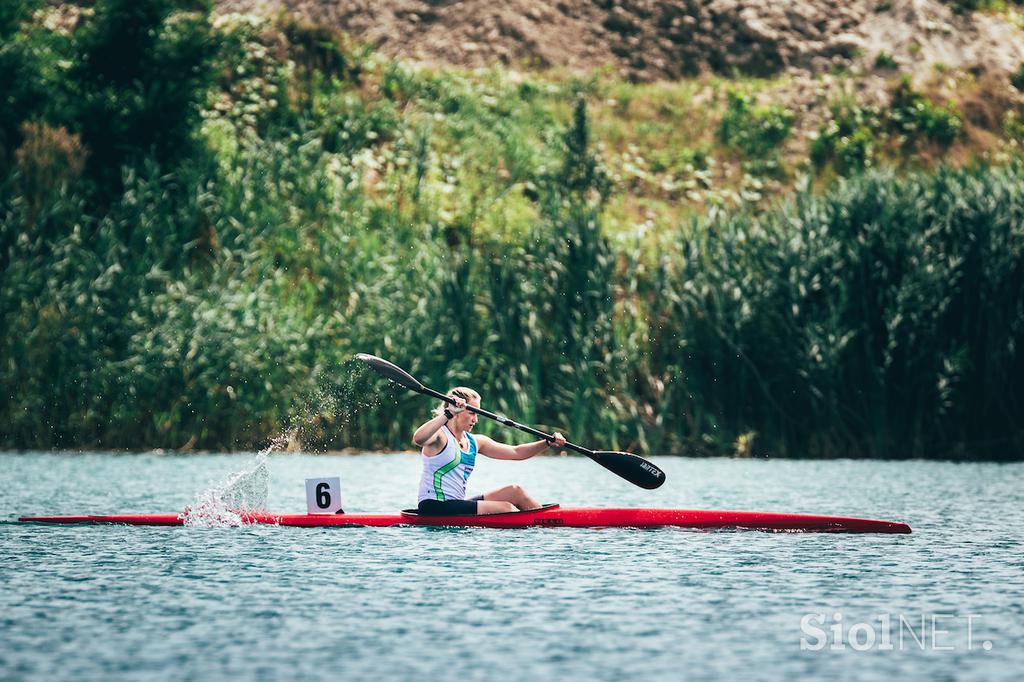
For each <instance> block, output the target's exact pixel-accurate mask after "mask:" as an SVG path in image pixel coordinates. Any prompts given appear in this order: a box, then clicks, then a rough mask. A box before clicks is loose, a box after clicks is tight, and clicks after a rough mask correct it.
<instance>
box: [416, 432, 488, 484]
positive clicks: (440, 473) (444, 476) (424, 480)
mask: <svg viewBox="0 0 1024 682" xmlns="http://www.w3.org/2000/svg"><path fill="white" fill-rule="evenodd" d="M441 428H442V429H444V434H445V438H446V439H447V442H446V443H445V445H444V450H442V451H441V452H440V453H438V454H436V455H434V456H433V457H427V456H426V455H423V475H422V476H420V496H419V499H420V500H464V499H466V480H467V479H469V475H470V474H471V473H473V467H474V466H476V438H474V437H473V434H471V433H469V432H468V431H467V432H466V439H467V440H468V441H469V452H463V451H462V448H460V447H459V441H457V440H456V439H455V434H453V433H452V432H451V430H449V428H448V426H447V425H445V426H442V427H441Z"/></svg>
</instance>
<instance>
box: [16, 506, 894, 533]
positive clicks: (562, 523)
mask: <svg viewBox="0 0 1024 682" xmlns="http://www.w3.org/2000/svg"><path fill="white" fill-rule="evenodd" d="M240 517H241V519H242V522H243V523H246V524H252V523H265V524H273V525H278V526H302V527H320V526H472V527H480V528H528V527H531V526H537V527H541V528H661V527H665V526H674V527H679V528H700V529H708V530H711V529H719V528H744V529H750V530H767V531H803V532H815V533H909V532H910V526H908V525H907V524H905V523H898V522H894V521H876V520H873V519H858V518H851V517H844V516H819V515H816V514H779V513H772V512H748V511H710V510H702V509H615V508H597V507H579V508H565V509H563V508H562V507H560V506H558V505H557V504H553V505H547V506H545V507H541V508H540V509H536V510H533V511H526V512H512V513H509V514H488V515H481V516H476V515H465V516H419V515H418V514H416V513H415V512H414V511H403V512H401V513H399V514H275V513H272V512H242V513H241V514H240ZM184 519H185V515H184V514H113V515H109V516H23V517H21V518H20V519H19V520H20V521H25V522H29V523H119V524H127V525H131V526H181V525H183V524H184Z"/></svg>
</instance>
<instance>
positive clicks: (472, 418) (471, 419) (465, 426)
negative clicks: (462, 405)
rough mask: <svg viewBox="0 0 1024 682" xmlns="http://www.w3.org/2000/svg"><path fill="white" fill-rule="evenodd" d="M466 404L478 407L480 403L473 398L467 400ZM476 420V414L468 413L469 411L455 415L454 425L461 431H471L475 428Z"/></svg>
mask: <svg viewBox="0 0 1024 682" xmlns="http://www.w3.org/2000/svg"><path fill="white" fill-rule="evenodd" d="M466 404H467V405H472V406H473V407H480V401H479V400H476V399H474V398H470V399H469V400H467V401H466ZM476 420H477V415H476V413H475V412H470V411H469V410H466V411H465V412H461V413H459V414H457V415H455V425H456V426H457V427H459V429H460V430H462V431H472V430H473V427H474V426H476Z"/></svg>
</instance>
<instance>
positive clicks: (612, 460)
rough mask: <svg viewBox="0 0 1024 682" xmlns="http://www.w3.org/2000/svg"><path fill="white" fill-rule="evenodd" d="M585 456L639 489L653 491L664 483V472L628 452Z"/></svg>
mask: <svg viewBox="0 0 1024 682" xmlns="http://www.w3.org/2000/svg"><path fill="white" fill-rule="evenodd" d="M587 456H588V457H590V459H592V460H594V461H595V462H597V463H598V464H600V465H601V466H603V467H604V468H605V469H607V470H608V471H610V472H612V473H613V474H617V475H619V476H621V477H622V478H624V479H626V480H627V481H629V482H630V483H632V484H633V485H638V486H640V487H641V488H646V489H647V490H654V489H655V488H658V487H660V486H661V484H662V483H664V482H665V472H664V471H662V470H661V469H659V468H658V467H656V466H654V465H653V464H651V463H650V462H648V461H647V460H646V459H644V458H643V457H638V456H637V455H634V454H631V453H628V452H609V451H598V452H595V453H594V454H592V455H589V454H588V455H587Z"/></svg>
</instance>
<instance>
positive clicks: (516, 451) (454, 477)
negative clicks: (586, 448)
mask: <svg viewBox="0 0 1024 682" xmlns="http://www.w3.org/2000/svg"><path fill="white" fill-rule="evenodd" d="M448 395H449V396H451V397H452V398H453V399H454V400H455V404H454V405H448V404H445V403H442V404H441V406H440V407H439V408H438V409H437V410H436V416H435V417H434V418H433V419H431V420H430V421H428V422H426V423H425V424H423V425H422V426H420V427H419V428H418V429H416V433H414V434H413V436H412V442H413V443H415V444H416V445H418V446H419V448H420V453H421V454H422V455H423V475H422V476H421V477H420V493H419V506H418V511H419V513H420V514H423V515H424V516H447V515H450V514H501V513H504V512H512V511H516V510H517V509H519V510H527V509H535V508H537V507H539V506H540V505H539V504H538V503H537V501H536V500H534V499H533V498H532V497H530V496H529V495H528V494H527V493H526V491H525V490H523V489H522V488H521V487H520V486H518V485H507V486H505V487H504V488H498V489H497V490H492V491H491V492H489V493H484V494H483V495H477V496H476V497H473V498H470V499H468V500H467V499H466V480H467V479H468V478H469V475H470V473H472V472H473V467H474V466H475V465H476V455H477V453H480V454H481V455H484V456H486V457H490V458H492V459H529V458H530V457H533V456H534V455H537V454H540V453H541V452H543V451H544V450H546V449H547V448H548V447H550V446H551V445H554V447H557V448H560V447H562V446H563V445H565V436H563V435H562V434H560V433H555V434H554V442H553V443H549V442H548V441H546V440H538V441H534V442H533V443H525V444H523V445H507V444H505V443H501V442H498V441H496V440H494V439H493V438H489V437H487V436H483V435H481V436H474V435H473V434H472V433H470V431H472V430H473V427H474V426H475V425H476V420H477V416H476V414H475V413H473V412H470V411H469V410H467V409H466V405H467V404H469V405H472V406H473V407H480V394H479V393H477V392H476V391H474V390H473V389H471V388H466V387H464V386H459V387H458V388H454V389H452V390H451V391H450V392H449V393H448Z"/></svg>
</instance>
